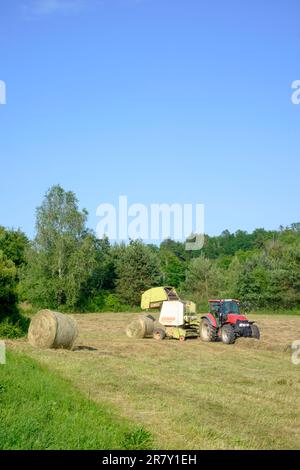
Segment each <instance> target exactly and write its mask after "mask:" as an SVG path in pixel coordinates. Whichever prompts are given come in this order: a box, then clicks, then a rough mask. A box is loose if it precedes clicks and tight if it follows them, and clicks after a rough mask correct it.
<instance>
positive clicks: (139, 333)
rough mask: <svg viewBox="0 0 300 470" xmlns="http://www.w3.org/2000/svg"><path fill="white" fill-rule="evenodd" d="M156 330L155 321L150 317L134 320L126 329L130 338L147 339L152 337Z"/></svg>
mask: <svg viewBox="0 0 300 470" xmlns="http://www.w3.org/2000/svg"><path fill="white" fill-rule="evenodd" d="M153 330H154V321H153V320H152V319H151V318H149V317H140V318H137V319H136V320H133V321H132V322H131V323H130V324H129V325H128V326H127V328H126V334H127V336H129V338H146V337H147V336H151V335H152V334H153Z"/></svg>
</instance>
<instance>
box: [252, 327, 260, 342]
mask: <svg viewBox="0 0 300 470" xmlns="http://www.w3.org/2000/svg"><path fill="white" fill-rule="evenodd" d="M251 331H252V338H255V339H260V331H259V328H258V326H257V325H251Z"/></svg>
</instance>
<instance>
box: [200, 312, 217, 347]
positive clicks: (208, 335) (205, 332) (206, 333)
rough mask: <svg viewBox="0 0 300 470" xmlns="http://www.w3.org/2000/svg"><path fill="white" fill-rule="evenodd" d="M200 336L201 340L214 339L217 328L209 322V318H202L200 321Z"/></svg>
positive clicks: (208, 340)
mask: <svg viewBox="0 0 300 470" xmlns="http://www.w3.org/2000/svg"><path fill="white" fill-rule="evenodd" d="M199 330H200V338H201V339H202V341H205V342H207V343H208V342H210V341H216V339H217V330H216V328H215V327H214V326H213V325H212V324H211V323H210V321H209V320H206V318H204V319H203V320H202V321H201V323H200V328H199Z"/></svg>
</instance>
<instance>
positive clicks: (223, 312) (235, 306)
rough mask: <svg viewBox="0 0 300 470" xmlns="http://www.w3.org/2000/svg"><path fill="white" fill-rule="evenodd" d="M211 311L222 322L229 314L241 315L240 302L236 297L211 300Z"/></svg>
mask: <svg viewBox="0 0 300 470" xmlns="http://www.w3.org/2000/svg"><path fill="white" fill-rule="evenodd" d="M209 306H210V313H211V314H212V315H213V316H214V317H215V318H216V319H217V320H219V321H220V322H221V323H224V322H226V319H227V316H228V315H230V314H231V315H240V314H241V311H240V302H239V301H238V300H235V299H221V300H220V299H218V300H209Z"/></svg>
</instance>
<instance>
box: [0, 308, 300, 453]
mask: <svg viewBox="0 0 300 470" xmlns="http://www.w3.org/2000/svg"><path fill="white" fill-rule="evenodd" d="M136 315H137V314H126V313H123V314H116V313H103V314H83V315H75V317H76V319H77V321H78V323H79V327H80V337H79V338H78V340H77V343H76V348H75V350H74V351H63V350H60V351H53V350H47V351H40V350H36V349H33V348H32V347H31V346H29V345H28V344H27V343H26V341H24V340H18V341H8V347H9V349H10V350H14V351H18V352H19V353H22V354H25V355H26V356H29V357H31V358H33V359H35V360H36V361H38V362H39V363H40V364H43V365H46V366H47V367H48V368H49V369H50V370H52V371H55V372H56V373H58V374H59V375H60V376H61V377H64V378H65V379H67V380H68V381H69V384H72V386H73V387H74V389H76V390H78V392H80V393H82V394H83V395H84V396H85V397H86V398H88V399H89V400H91V401H89V403H92V402H94V403H95V404H100V406H101V407H104V409H109V410H111V413H112V415H113V416H117V417H118V419H120V420H121V421H122V420H127V421H128V422H131V423H134V425H135V426H137V427H141V426H142V427H143V428H145V429H146V430H148V431H149V432H150V433H151V434H152V436H153V439H154V441H153V447H156V448H162V449H299V448H300V366H295V365H293V364H292V362H291V354H292V350H291V343H292V342H293V341H294V340H297V339H300V317H299V316H276V317H275V316H270V315H250V316H249V317H250V319H255V320H257V322H258V324H259V326H260V328H261V334H262V339H261V341H259V342H258V341H255V340H252V339H240V340H238V341H237V342H236V344H234V345H231V346H226V345H223V344H222V343H211V344H207V343H203V342H201V341H200V340H189V341H186V342H185V343H179V342H176V341H173V340H166V341H163V342H156V341H154V340H152V339H144V340H132V339H129V338H127V337H126V335H125V333H124V329H125V327H126V324H127V323H128V322H129V321H130V320H131V319H132V318H134V317H135V316H136ZM4 367H6V368H7V370H9V368H10V364H9V363H8V364H7V365H6V366H4ZM14 368H15V370H17V363H16V362H14ZM0 370H1V369H0ZM50 382H51V381H50ZM19 393H20V397H21V396H22V390H20V392H19ZM41 393H42V394H44V395H45V400H46V401H48V400H49V401H50V402H51V401H53V400H54V395H55V394H54V392H53V391H52V392H51V387H50V392H48V389H47V387H44V388H42V389H41ZM74 393H75V392H74ZM53 394H54V395H53ZM0 396H1V395H0ZM67 402H68V399H67V398H66V399H65V403H66V404H67ZM90 406H91V407H92V406H93V405H92V404H90ZM21 411H22V408H21V409H20V410H19V411H18V410H17V411H16V415H17V414H18V413H19V412H20V413H21ZM93 413H94V412H93V411H92V410H91V415H93ZM20 416H21V414H20ZM21 419H22V418H21ZM69 419H70V423H69V424H70V426H68V428H69V432H72V433H74V435H76V433H77V432H78V429H79V427H80V426H79V425H78V422H79V423H80V420H81V419H82V417H81V414H80V412H79V411H78V410H77V412H76V413H75V414H74V411H73V410H72V409H70V410H69ZM77 420H78V422H77ZM16 422H17V418H16ZM23 422H24V426H25V418H24V420H23ZM72 425H74V429H72ZM95 429H97V423H95V427H94V428H93V431H94V430H95ZM71 430H72V431H71ZM52 431H53V432H54V428H53V429H51V432H52ZM47 432H48V431H46V434H47ZM95 432H96V431H95ZM99 432H100V431H99ZM60 434H61V433H60ZM103 439H104V440H103V443H102V444H101V447H102V448H103V447H105V446H106V445H107V444H108V443H109V442H110V443H111V444H112V447H116V446H118V445H120V442H121V443H122V438H121V436H119V438H116V440H115V441H114V440H113V439H112V440H111V441H109V440H107V439H106V440H105V436H104V438H103ZM43 442H46V435H45V440H44V441H42V442H41V446H42V445H43ZM98 442H99V441H97V440H96V439H95V440H94V441H91V446H92V447H93V446H94V447H95V448H100V447H99V445H98ZM57 443H58V441H57ZM11 445H13V443H11ZM24 445H25V441H24ZM53 446H54V444H53ZM60 448H63V441H62V443H61V444H60Z"/></svg>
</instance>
